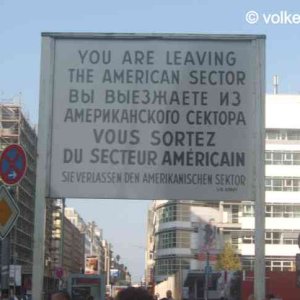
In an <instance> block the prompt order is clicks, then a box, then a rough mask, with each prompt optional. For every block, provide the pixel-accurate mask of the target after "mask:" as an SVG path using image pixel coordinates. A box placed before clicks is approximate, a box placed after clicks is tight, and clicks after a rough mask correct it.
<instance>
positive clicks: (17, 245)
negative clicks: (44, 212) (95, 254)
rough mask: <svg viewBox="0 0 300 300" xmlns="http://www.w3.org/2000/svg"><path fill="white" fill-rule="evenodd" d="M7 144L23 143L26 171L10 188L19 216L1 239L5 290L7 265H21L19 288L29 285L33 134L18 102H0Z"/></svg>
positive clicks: (2, 139)
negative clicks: (7, 233)
mask: <svg viewBox="0 0 300 300" xmlns="http://www.w3.org/2000/svg"><path fill="white" fill-rule="evenodd" d="M10 144H19V145H21V146H22V147H23V149H24V150H25V153H26V157H27V171H26V174H25V176H24V177H23V179H22V180H21V181H20V182H19V183H18V184H16V185H15V186H13V187H12V188H11V189H10V191H11V194H12V196H13V198H14V199H15V201H16V203H17V205H18V207H19V209H20V216H19V218H18V220H17V222H16V224H15V226H14V227H13V229H12V230H11V232H10V233H9V235H8V236H7V237H6V238H5V239H4V240H3V241H2V242H1V267H2V269H1V288H2V290H7V289H8V288H9V285H11V283H12V282H10V283H9V282H8V278H9V276H8V269H9V266H10V265H20V266H21V274H22V276H21V277H22V278H21V286H20V287H17V289H18V292H19V291H20V289H21V288H22V289H31V276H32V254H33V230H34V203H35V178H36V153H37V135H36V132H35V129H34V128H33V126H31V125H30V124H29V122H28V120H27V119H26V117H25V116H24V114H23V112H22V107H21V105H20V104H17V103H13V102H8V103H3V102H2V103H0V149H1V152H2V151H3V150H4V148H5V147H7V146H8V145H10Z"/></svg>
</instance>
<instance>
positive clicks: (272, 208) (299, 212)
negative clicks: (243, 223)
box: [243, 204, 300, 218]
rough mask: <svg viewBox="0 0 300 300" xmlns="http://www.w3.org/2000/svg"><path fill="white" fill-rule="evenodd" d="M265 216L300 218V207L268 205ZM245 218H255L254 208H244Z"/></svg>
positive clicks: (247, 206) (246, 206) (293, 205)
mask: <svg viewBox="0 0 300 300" xmlns="http://www.w3.org/2000/svg"><path fill="white" fill-rule="evenodd" d="M265 216H266V217H269V218H300V205H296V204H266V206H265ZM243 217H254V206H253V205H244V206H243Z"/></svg>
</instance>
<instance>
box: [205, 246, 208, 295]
mask: <svg viewBox="0 0 300 300" xmlns="http://www.w3.org/2000/svg"><path fill="white" fill-rule="evenodd" d="M208 272H209V251H207V252H206V266H205V286H204V299H205V300H208V280H209V273H208Z"/></svg>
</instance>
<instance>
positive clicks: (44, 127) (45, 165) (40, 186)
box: [33, 33, 265, 299]
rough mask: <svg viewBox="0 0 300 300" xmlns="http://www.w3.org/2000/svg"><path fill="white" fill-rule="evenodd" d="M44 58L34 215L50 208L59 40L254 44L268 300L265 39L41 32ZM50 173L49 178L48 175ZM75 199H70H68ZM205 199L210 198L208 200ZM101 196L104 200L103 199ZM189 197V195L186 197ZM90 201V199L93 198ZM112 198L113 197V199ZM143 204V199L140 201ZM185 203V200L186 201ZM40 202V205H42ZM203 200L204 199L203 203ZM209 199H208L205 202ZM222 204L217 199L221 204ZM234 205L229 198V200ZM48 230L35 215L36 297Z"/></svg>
mask: <svg viewBox="0 0 300 300" xmlns="http://www.w3.org/2000/svg"><path fill="white" fill-rule="evenodd" d="M42 37H43V41H42V59H41V79H40V82H41V85H40V107H39V130H38V132H39V140H38V164H37V186H36V202H35V205H36V206H35V211H43V210H44V209H45V201H43V200H41V199H45V198H47V197H49V196H50V195H51V194H50V192H49V191H50V181H49V178H50V172H51V151H50V145H51V142H52V132H51V124H52V122H53V115H52V114H51V113H52V112H53V103H52V100H53V97H54V90H53V77H54V74H55V70H54V66H55V44H56V41H59V40H62V39H64V40H71V39H77V40H85V39H103V40H116V39H118V40H122V41H128V40H132V39H134V40H139V41H146V42H147V41H149V40H157V41H160V40H165V41H168V40H178V39H180V40H185V41H194V40H204V41H222V42H224V43H226V42H228V41H232V42H235V41H237V42H238V41H249V42H250V43H251V45H252V47H253V49H254V52H255V55H253V65H254V70H255V71H254V74H252V75H253V76H254V80H253V82H252V84H253V99H255V108H256V109H255V112H256V114H255V115H254V116H253V117H254V119H255V121H254V124H255V128H254V139H255V141H256V143H255V146H254V148H255V149H254V152H255V153H254V158H255V159H254V161H253V166H252V168H253V173H254V174H255V176H254V178H255V180H254V184H253V186H252V191H251V194H252V195H253V198H252V199H250V200H251V201H256V203H255V215H256V218H255V226H256V244H255V257H256V261H255V284H254V290H255V296H256V297H257V298H259V299H260V298H263V297H264V295H265V287H264V285H265V283H264V282H263V281H262V280H261V278H264V277H265V269H264V228H265V225H264V224H265V223H264V222H265V220H264V215H263V212H264V118H265V115H264V98H265V35H239V34H237V35H232V34H231V35H227V34H225V35H216V34H206V35H204V34H123V33H122V34H105V33H100V34H97V33H42ZM45 170H47V173H46V172H45ZM68 196H70V195H68ZM204 196H205V195H204ZM99 197H101V196H100V195H99ZM187 197H188V196H187ZM89 198H90V197H89ZM108 198H109V197H108ZM139 199H140V198H139ZM185 199H186V197H185ZM40 200H41V201H40ZM198 200H199V199H198ZM205 200H207V199H205ZM216 200H218V199H216ZM228 200H229V199H228ZM44 229H45V220H44V216H43V215H42V214H35V238H34V241H35V243H34V261H33V298H34V299H39V298H41V297H42V286H43V282H42V274H43V270H44V269H43V268H44V266H43V263H41V262H42V261H43V260H44Z"/></svg>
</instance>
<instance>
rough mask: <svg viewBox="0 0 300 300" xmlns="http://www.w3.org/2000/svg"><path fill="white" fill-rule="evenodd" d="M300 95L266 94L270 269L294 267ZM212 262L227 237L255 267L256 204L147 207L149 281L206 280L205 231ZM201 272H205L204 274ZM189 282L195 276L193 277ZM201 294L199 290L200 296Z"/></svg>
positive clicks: (246, 265)
mask: <svg viewBox="0 0 300 300" xmlns="http://www.w3.org/2000/svg"><path fill="white" fill-rule="evenodd" d="M299 112H300V96H299V95H267V97H266V150H265V163H266V168H265V170H266V179H265V190H266V192H265V196H266V206H265V218H266V219H265V221H266V229H265V243H266V247H265V252H266V270H267V271H293V270H295V254H296V253H297V252H298V251H299V250H298V245H297V242H298V235H299V232H300V118H299ZM207 226H208V227H209V229H211V231H210V233H212V234H213V237H214V239H213V244H212V245H210V248H209V253H210V261H209V264H210V265H211V266H212V268H213V270H214V265H215V258H216V255H217V254H219V253H220V252H221V251H222V250H223V247H224V244H225V243H226V242H229V243H231V244H232V245H233V247H234V248H235V249H236V253H237V254H239V255H240V260H241V266H242V269H243V270H253V268H254V259H255V257H254V235H255V229H254V203H253V202H251V201H250V202H245V201H229V202H213V201H210V202H206V201H168V200H156V201H154V202H153V205H152V208H151V209H150V211H149V220H148V235H147V243H148V249H147V271H146V277H147V281H148V282H151V281H152V280H153V281H154V282H155V283H159V282H161V281H163V280H165V279H167V278H168V277H169V276H170V275H172V274H175V273H176V272H178V271H181V270H186V274H187V275H186V283H187V284H188V283H189V278H191V277H192V276H194V275H193V274H196V273H197V272H198V273H199V274H198V275H197V276H198V279H199V278H202V279H203V274H204V270H205V265H206V264H207V261H206V260H207V257H206V253H207V247H206V246H205V245H206V244H205V243H206V240H207V239H206V237H207V236H206V235H207V234H208V233H207V232H208V229H207V228H208V227H207ZM201 274H202V275H201ZM201 276H202V277H201ZM190 282H191V281H190ZM199 297H200V298H201V295H200V296H199Z"/></svg>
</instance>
